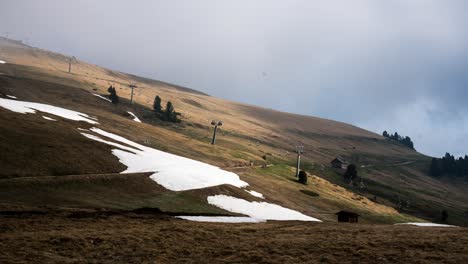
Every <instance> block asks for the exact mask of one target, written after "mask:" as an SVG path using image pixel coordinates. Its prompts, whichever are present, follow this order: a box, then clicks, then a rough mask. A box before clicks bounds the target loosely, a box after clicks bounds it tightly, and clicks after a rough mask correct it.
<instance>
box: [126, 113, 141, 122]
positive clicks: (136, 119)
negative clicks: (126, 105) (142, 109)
mask: <svg viewBox="0 0 468 264" xmlns="http://www.w3.org/2000/svg"><path fill="white" fill-rule="evenodd" d="M127 113H129V114H130V115H131V116H133V121H135V122H138V123H141V120H140V119H139V118H138V117H137V116H136V115H135V114H134V113H132V112H130V111H127Z"/></svg>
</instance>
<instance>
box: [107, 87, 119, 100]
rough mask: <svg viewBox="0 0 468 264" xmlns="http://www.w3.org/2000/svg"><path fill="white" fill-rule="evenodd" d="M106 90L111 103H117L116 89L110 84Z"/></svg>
mask: <svg viewBox="0 0 468 264" xmlns="http://www.w3.org/2000/svg"><path fill="white" fill-rule="evenodd" d="M107 91H108V92H109V93H110V95H109V99H111V101H112V103H113V104H118V103H119V96H118V95H117V91H116V90H115V88H114V87H113V86H112V85H111V86H109V88H108V89H107Z"/></svg>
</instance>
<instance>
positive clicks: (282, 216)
mask: <svg viewBox="0 0 468 264" xmlns="http://www.w3.org/2000/svg"><path fill="white" fill-rule="evenodd" d="M208 203H209V204H212V205H214V206H217V207H219V208H221V209H224V210H227V211H230V212H233V213H239V214H244V215H248V216H250V217H253V218H256V219H263V220H283V221H284V220H299V221H315V222H321V221H320V220H318V219H316V218H313V217H310V216H307V215H304V214H301V213H299V212H297V211H294V210H291V209H288V208H284V207H282V206H279V205H276V204H270V203H267V202H249V201H246V200H243V199H239V198H235V197H232V196H227V195H214V196H208Z"/></svg>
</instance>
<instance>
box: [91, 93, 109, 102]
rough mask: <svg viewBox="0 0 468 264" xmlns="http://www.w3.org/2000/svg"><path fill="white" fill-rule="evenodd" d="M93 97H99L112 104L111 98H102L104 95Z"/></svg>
mask: <svg viewBox="0 0 468 264" xmlns="http://www.w3.org/2000/svg"><path fill="white" fill-rule="evenodd" d="M93 95H94V96H97V97H99V98H101V99H103V100H106V101H107V102H110V103H112V101H111V99H109V98H106V97H104V96H102V95H99V94H95V93H93Z"/></svg>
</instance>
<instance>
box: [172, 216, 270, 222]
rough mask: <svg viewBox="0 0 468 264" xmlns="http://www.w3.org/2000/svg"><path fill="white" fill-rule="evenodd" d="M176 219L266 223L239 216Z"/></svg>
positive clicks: (261, 220)
mask: <svg viewBox="0 0 468 264" xmlns="http://www.w3.org/2000/svg"><path fill="white" fill-rule="evenodd" d="M176 218H180V219H184V220H189V221H195V222H210V223H261V222H266V220H264V219H257V218H253V217H245V216H241V217H237V216H176Z"/></svg>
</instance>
